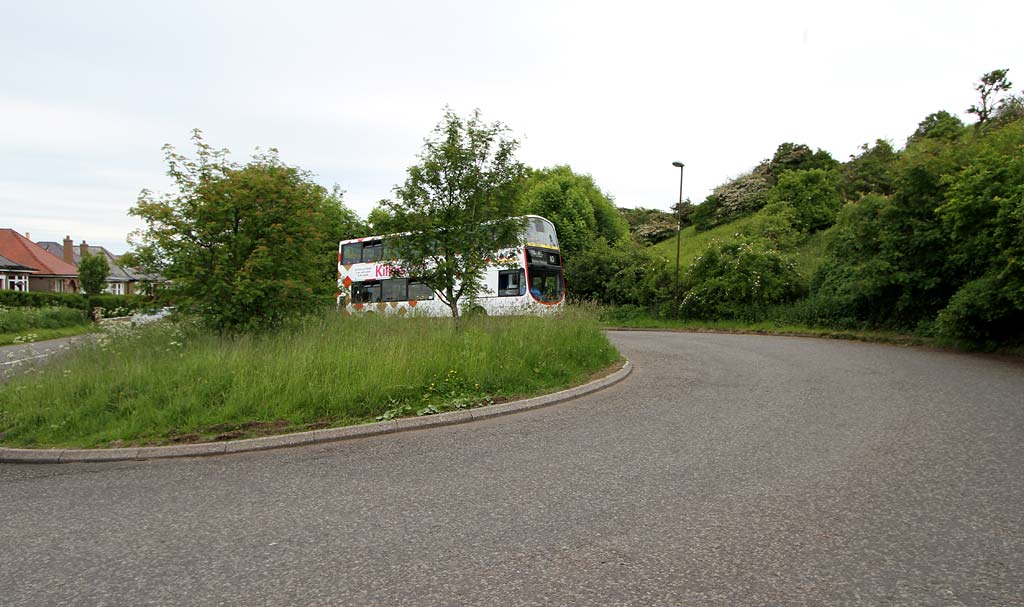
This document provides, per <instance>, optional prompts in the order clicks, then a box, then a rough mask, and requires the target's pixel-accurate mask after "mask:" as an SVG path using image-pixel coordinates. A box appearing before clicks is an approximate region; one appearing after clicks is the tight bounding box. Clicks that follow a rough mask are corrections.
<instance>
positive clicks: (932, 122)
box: [907, 110, 966, 145]
mask: <svg viewBox="0 0 1024 607" xmlns="http://www.w3.org/2000/svg"><path fill="white" fill-rule="evenodd" d="M964 129H966V126H965V125H964V123H963V121H962V120H960V119H959V118H957V117H956V116H954V115H952V114H950V113H949V112H947V111H945V110H942V111H940V112H934V113H931V114H928V115H927V116H925V119H924V120H922V121H921V122H920V123H918V125H917V130H915V131H914V133H913V134H912V135H911V136H910V138H909V139H908V140H907V144H908V145H909V144H910V143H912V142H914V141H919V140H921V139H943V140H946V141H952V140H954V139H957V138H958V137H960V136H962V135H963V134H964Z"/></svg>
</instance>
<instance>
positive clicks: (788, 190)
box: [768, 169, 843, 232]
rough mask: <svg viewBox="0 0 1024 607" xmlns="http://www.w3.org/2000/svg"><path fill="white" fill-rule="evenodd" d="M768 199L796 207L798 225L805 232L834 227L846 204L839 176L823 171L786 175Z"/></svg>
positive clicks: (783, 175) (795, 172) (805, 171)
mask: <svg viewBox="0 0 1024 607" xmlns="http://www.w3.org/2000/svg"><path fill="white" fill-rule="evenodd" d="M768 197H769V200H771V202H773V203H783V204H789V205H792V206H793V208H794V209H796V225H797V227H799V228H800V230H802V231H804V232H814V231H816V230H821V229H823V228H827V227H829V226H830V225H832V224H833V223H834V222H835V220H836V215H837V214H838V213H839V208H840V207H841V206H842V204H843V201H842V198H841V197H840V196H839V188H838V186H837V184H836V179H835V175H834V174H833V173H831V172H828V171H825V170H823V169H809V170H795V171H787V172H785V173H783V174H782V175H780V176H779V179H778V182H777V183H776V184H775V186H774V187H772V189H771V192H769V196H768Z"/></svg>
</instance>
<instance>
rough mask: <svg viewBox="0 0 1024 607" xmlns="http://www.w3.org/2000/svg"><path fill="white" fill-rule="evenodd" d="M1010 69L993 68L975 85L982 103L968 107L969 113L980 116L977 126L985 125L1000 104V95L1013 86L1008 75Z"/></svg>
mask: <svg viewBox="0 0 1024 607" xmlns="http://www.w3.org/2000/svg"><path fill="white" fill-rule="evenodd" d="M1009 71H1010V70H1006V69H1003V70H992V71H991V72H989V73H987V74H985V75H984V76H982V77H981V80H980V81H978V84H977V85H975V87H974V90H976V91H978V95H979V96H980V99H979V101H980V103H979V104H978V105H972V106H971V107H969V108H967V113H968V114H974V115H976V116H977V117H978V122H977V126H981V125H984V124H985V123H986V122H988V121H989V119H990V118H991V117H992V114H993V112H994V111H995V110H996V108H997V107H998V106H999V101H1000V100H1001V99H1000V97H1001V96H1002V95H1004V94H1005V93H1007V92H1008V91H1009V90H1010V89H1011V88H1012V87H1013V83H1012V82H1010V81H1009V80H1008V79H1007V77H1006V75H1007V73H1008V72H1009Z"/></svg>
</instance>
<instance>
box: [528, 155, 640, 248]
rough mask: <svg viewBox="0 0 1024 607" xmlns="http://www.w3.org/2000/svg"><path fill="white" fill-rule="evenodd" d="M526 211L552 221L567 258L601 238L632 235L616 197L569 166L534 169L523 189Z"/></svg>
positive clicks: (611, 239) (608, 238)
mask: <svg viewBox="0 0 1024 607" xmlns="http://www.w3.org/2000/svg"><path fill="white" fill-rule="evenodd" d="M520 204H521V206H522V209H523V211H524V212H526V213H529V214H534V215H540V216H542V217H546V218H548V219H550V220H551V222H552V223H554V224H555V230H556V231H557V232H558V243H559V247H560V248H561V249H562V254H563V256H564V257H565V258H567V259H569V260H571V259H572V258H573V256H575V255H576V254H578V253H580V252H581V251H584V250H586V249H587V248H589V247H590V246H591V245H593V243H594V242H595V241H596V240H597V239H598V238H604V239H605V240H606V241H608V242H610V243H615V242H618V241H620V240H622V239H624V238H627V237H628V236H629V226H628V224H627V223H626V221H625V220H624V219H623V217H622V215H621V214H620V213H619V210H618V209H617V208H615V203H614V202H612V199H611V198H610V197H609V196H608V195H607V194H605V193H604V192H602V191H601V189H600V188H598V187H597V185H596V184H595V183H594V179H593V178H592V177H591V176H590V175H581V174H578V173H574V172H573V170H572V168H570V167H569V166H568V165H562V166H556V167H552V168H548V169H541V170H539V171H532V172H531V174H530V176H529V178H528V180H527V182H526V186H525V188H524V190H523V192H522V198H521V203H520Z"/></svg>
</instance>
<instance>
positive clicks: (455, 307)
mask: <svg viewBox="0 0 1024 607" xmlns="http://www.w3.org/2000/svg"><path fill="white" fill-rule="evenodd" d="M454 295H455V294H454V293H452V292H451V291H450V290H449V291H448V307H449V308H451V309H452V321H454V322H455V332H456V333H458V332H461V331H462V322H461V319H460V318H459V302H458V300H456V299H453V296H454Z"/></svg>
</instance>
